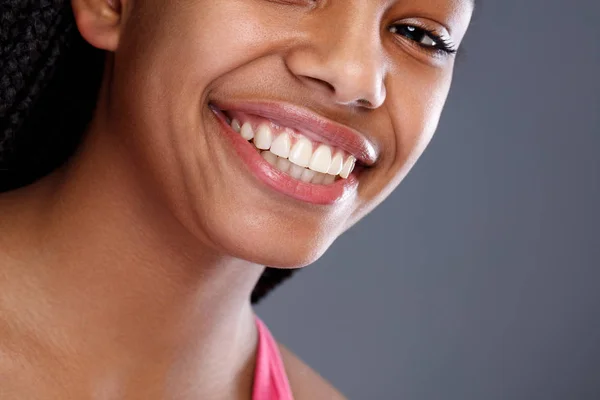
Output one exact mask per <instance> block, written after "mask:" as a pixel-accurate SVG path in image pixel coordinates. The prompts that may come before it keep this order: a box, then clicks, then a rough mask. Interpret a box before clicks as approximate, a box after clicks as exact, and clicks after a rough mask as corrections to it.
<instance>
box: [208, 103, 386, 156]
mask: <svg viewBox="0 0 600 400" xmlns="http://www.w3.org/2000/svg"><path fill="white" fill-rule="evenodd" d="M212 103H213V105H214V106H215V107H217V108H218V109H220V110H221V111H225V112H227V111H241V112H245V113H248V114H254V115H257V116H260V117H264V118H266V119H269V120H271V121H273V122H274V123H276V124H278V125H281V126H285V127H288V128H292V129H296V130H298V131H300V132H301V133H308V135H307V136H311V134H313V135H316V136H317V137H313V138H312V139H314V140H317V141H320V142H323V143H325V144H327V145H330V146H334V147H338V148H340V149H342V150H344V151H346V152H347V153H349V154H351V155H353V156H354V157H355V158H356V159H357V160H358V161H359V162H360V163H361V164H363V165H366V166H371V165H373V164H375V162H376V161H377V159H378V157H379V150H378V148H377V146H376V144H375V143H373V141H371V140H370V139H369V138H368V137H367V136H366V135H364V134H363V133H361V132H359V131H357V130H355V129H352V128H349V127H347V126H345V125H342V124H339V123H337V122H334V121H332V120H330V119H327V118H325V117H323V116H321V115H319V114H317V113H315V112H313V111H311V110H309V109H306V108H304V107H299V106H297V105H294V104H290V103H283V102H270V101H247V102H246V101H245V102H237V101H236V102H226V101H224V102H212Z"/></svg>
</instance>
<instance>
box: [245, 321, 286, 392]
mask: <svg viewBox="0 0 600 400" xmlns="http://www.w3.org/2000/svg"><path fill="white" fill-rule="evenodd" d="M256 327H257V328H258V348H257V351H256V370H255V373H254V387H253V389H252V400H294V397H293V396H292V389H291V388H290V383H289V381H288V378H287V375H286V373H285V368H284V366H283V361H282V359H281V354H280V353H279V347H278V346H277V342H275V339H273V336H272V335H271V332H269V329H268V328H267V326H266V325H265V324H264V322H262V321H261V320H260V319H259V318H258V317H256Z"/></svg>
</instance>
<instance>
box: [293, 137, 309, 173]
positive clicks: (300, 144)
mask: <svg viewBox="0 0 600 400" xmlns="http://www.w3.org/2000/svg"><path fill="white" fill-rule="evenodd" d="M311 156H312V143H311V142H310V141H309V140H308V139H306V138H305V137H301V138H300V139H299V140H298V141H297V142H296V144H295V145H294V147H292V150H291V151H290V155H289V157H288V159H289V160H290V161H291V162H293V163H294V164H296V165H299V166H301V167H307V166H308V163H309V162H310V158H311Z"/></svg>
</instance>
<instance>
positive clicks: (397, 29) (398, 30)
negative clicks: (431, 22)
mask: <svg viewBox="0 0 600 400" xmlns="http://www.w3.org/2000/svg"><path fill="white" fill-rule="evenodd" d="M389 31H390V32H391V33H393V34H395V35H398V36H403V37H405V38H406V39H409V40H411V41H413V42H415V43H416V44H418V45H419V46H421V47H422V48H424V49H426V50H429V51H438V52H443V53H447V54H451V53H455V52H456V49H454V48H453V46H452V43H451V42H450V40H449V39H443V38H442V37H441V36H440V35H438V34H437V33H435V32H434V31H432V30H428V29H425V28H421V27H418V26H415V25H408V24H395V25H392V26H391V27H390V28H389Z"/></svg>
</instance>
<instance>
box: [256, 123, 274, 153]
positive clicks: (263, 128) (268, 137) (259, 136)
mask: <svg viewBox="0 0 600 400" xmlns="http://www.w3.org/2000/svg"><path fill="white" fill-rule="evenodd" d="M272 142H273V133H272V132H271V128H269V127H268V126H267V125H265V124H261V125H260V126H259V127H258V130H257V131H256V135H255V136H254V146H256V147H257V148H259V149H261V150H269V147H271V143H272Z"/></svg>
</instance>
